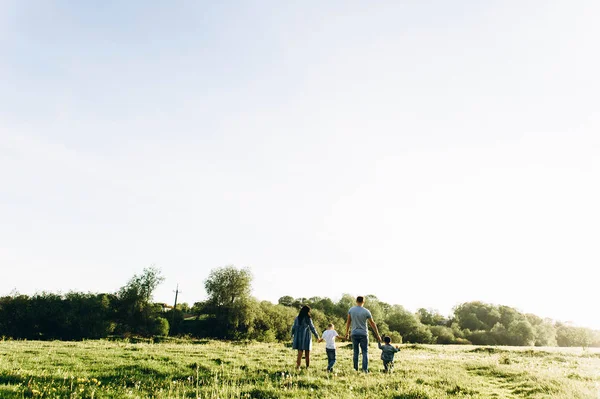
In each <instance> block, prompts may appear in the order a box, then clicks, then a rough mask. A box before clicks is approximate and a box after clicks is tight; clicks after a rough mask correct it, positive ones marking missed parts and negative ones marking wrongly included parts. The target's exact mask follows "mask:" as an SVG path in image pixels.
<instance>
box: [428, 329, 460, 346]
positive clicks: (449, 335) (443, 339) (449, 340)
mask: <svg viewBox="0 0 600 399" xmlns="http://www.w3.org/2000/svg"><path fill="white" fill-rule="evenodd" d="M429 330H430V331H431V334H432V335H433V339H434V343H436V344H454V343H455V342H456V337H455V336H454V333H453V331H452V329H451V328H450V327H444V326H430V327H429Z"/></svg>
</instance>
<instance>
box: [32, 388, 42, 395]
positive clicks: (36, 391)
mask: <svg viewBox="0 0 600 399" xmlns="http://www.w3.org/2000/svg"><path fill="white" fill-rule="evenodd" d="M31 393H32V394H33V395H40V394H41V392H40V391H38V390H37V389H32V390H31Z"/></svg>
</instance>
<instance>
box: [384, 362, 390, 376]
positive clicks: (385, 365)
mask: <svg viewBox="0 0 600 399" xmlns="http://www.w3.org/2000/svg"><path fill="white" fill-rule="evenodd" d="M388 364H389V362H387V361H385V360H384V361H383V372H384V373H387V372H388V371H389V370H388Z"/></svg>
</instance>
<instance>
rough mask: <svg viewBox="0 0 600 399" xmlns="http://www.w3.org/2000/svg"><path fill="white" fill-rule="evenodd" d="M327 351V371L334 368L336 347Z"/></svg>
mask: <svg viewBox="0 0 600 399" xmlns="http://www.w3.org/2000/svg"><path fill="white" fill-rule="evenodd" d="M326 351H327V371H331V370H333V366H334V365H335V349H326Z"/></svg>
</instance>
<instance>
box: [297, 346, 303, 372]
mask: <svg viewBox="0 0 600 399" xmlns="http://www.w3.org/2000/svg"><path fill="white" fill-rule="evenodd" d="M300 362H302V351H301V350H299V351H298V358H297V359H296V368H297V369H299V368H300Z"/></svg>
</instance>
